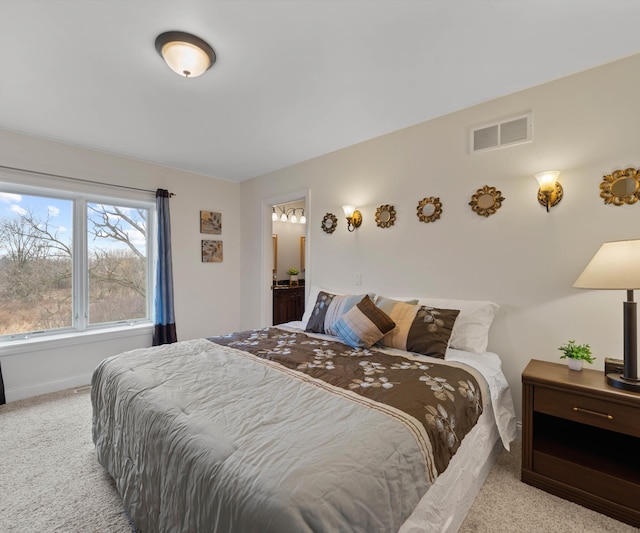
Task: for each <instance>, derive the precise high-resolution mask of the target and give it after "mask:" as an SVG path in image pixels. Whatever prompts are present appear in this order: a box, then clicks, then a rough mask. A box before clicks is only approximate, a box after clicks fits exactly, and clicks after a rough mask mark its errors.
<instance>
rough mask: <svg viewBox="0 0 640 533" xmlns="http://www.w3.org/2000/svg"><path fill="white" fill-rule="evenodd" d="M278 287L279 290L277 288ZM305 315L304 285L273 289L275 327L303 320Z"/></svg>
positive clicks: (282, 286)
mask: <svg viewBox="0 0 640 533" xmlns="http://www.w3.org/2000/svg"><path fill="white" fill-rule="evenodd" d="M276 287H277V288H276ZM303 314H304V285H300V286H297V287H290V286H288V285H280V286H274V288H273V325H274V326H275V325H276V324H282V323H284V322H291V321H292V320H301V319H302V315H303Z"/></svg>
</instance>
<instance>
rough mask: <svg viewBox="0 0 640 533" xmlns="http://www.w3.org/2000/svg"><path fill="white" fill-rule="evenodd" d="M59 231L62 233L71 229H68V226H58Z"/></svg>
mask: <svg viewBox="0 0 640 533" xmlns="http://www.w3.org/2000/svg"><path fill="white" fill-rule="evenodd" d="M58 231H59V232H60V233H64V232H65V231H69V230H67V228H65V227H64V226H58Z"/></svg>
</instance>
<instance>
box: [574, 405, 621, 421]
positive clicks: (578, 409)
mask: <svg viewBox="0 0 640 533" xmlns="http://www.w3.org/2000/svg"><path fill="white" fill-rule="evenodd" d="M573 410H574V411H576V412H581V413H587V414H589V415H596V416H601V417H602V418H606V419H607V420H613V415H605V414H604V413H598V411H591V410H589V409H583V408H582V407H574V408H573Z"/></svg>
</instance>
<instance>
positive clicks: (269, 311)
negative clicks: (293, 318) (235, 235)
mask: <svg viewBox="0 0 640 533" xmlns="http://www.w3.org/2000/svg"><path fill="white" fill-rule="evenodd" d="M296 200H304V214H305V217H306V218H307V223H306V224H305V226H306V227H305V251H304V252H305V256H304V263H305V270H304V287H305V291H304V292H305V298H304V301H305V302H306V301H307V298H308V297H309V285H310V284H309V280H310V279H311V275H310V274H311V260H310V259H311V254H310V252H309V250H310V249H311V240H310V237H311V236H310V232H309V223H310V220H311V216H310V215H311V210H310V208H309V206H310V205H311V189H300V190H298V191H294V192H290V193H288V194H282V195H279V196H271V197H269V198H264V199H263V200H262V277H261V279H262V283H261V286H262V290H261V291H260V292H261V295H262V297H261V301H262V311H261V313H260V323H261V327H263V328H264V327H268V326H271V325H272V324H273V290H272V288H271V285H272V283H273V223H272V220H271V213H272V208H273V206H274V205H279V204H285V203H291V202H295V201H296ZM305 305H306V304H305Z"/></svg>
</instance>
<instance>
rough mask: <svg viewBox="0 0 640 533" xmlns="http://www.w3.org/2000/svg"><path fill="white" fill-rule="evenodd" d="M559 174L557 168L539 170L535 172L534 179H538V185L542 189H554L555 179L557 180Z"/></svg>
mask: <svg viewBox="0 0 640 533" xmlns="http://www.w3.org/2000/svg"><path fill="white" fill-rule="evenodd" d="M559 175H560V171H559V170H547V171H546V172H540V173H539V174H536V176H535V177H536V180H537V181H538V186H539V187H540V188H541V189H542V190H547V189H554V188H555V186H556V181H558V176H559Z"/></svg>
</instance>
